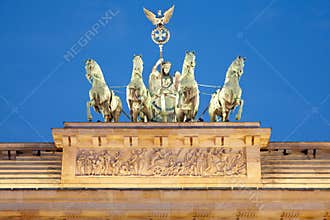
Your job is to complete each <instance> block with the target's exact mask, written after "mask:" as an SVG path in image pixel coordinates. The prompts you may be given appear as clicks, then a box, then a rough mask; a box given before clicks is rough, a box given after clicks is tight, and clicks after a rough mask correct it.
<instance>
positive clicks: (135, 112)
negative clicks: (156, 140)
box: [126, 55, 153, 122]
mask: <svg viewBox="0 0 330 220" xmlns="http://www.w3.org/2000/svg"><path fill="white" fill-rule="evenodd" d="M142 72H143V60H142V57H141V56H139V55H135V56H134V58H133V70H132V77H131V81H130V83H129V84H128V85H127V88H126V100H127V104H128V107H129V109H130V116H131V121H132V122H137V121H138V118H139V117H140V119H141V121H143V122H147V121H151V119H152V117H153V116H152V107H151V96H150V94H149V91H148V90H147V88H146V86H145V85H144V82H143V79H142Z"/></svg>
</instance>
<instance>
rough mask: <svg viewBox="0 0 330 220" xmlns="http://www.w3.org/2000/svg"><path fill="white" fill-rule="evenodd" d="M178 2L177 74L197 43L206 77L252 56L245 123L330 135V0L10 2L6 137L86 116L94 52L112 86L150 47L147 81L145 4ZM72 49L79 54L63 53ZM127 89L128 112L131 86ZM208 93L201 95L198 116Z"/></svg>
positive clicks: (41, 135) (0, 89) (2, 35)
mask: <svg viewBox="0 0 330 220" xmlns="http://www.w3.org/2000/svg"><path fill="white" fill-rule="evenodd" d="M172 4H175V11H174V15H173V17H172V19H171V21H170V23H169V24H168V25H167V27H168V29H169V30H170V31H171V39H170V41H169V43H168V44H166V45H165V48H164V50H165V51H164V57H165V59H166V60H169V61H171V62H172V64H173V65H172V71H173V72H174V71H175V70H181V67H182V62H183V58H184V54H185V51H186V50H194V51H195V53H196V61H197V66H196V70H195V73H196V79H197V81H198V82H199V83H202V84H211V85H222V83H223V81H224V77H225V72H226V70H227V67H228V66H229V64H230V63H231V62H232V60H233V59H234V58H235V57H236V56H237V55H242V56H245V57H247V62H246V66H245V72H244V75H243V76H242V78H241V87H242V88H243V96H242V98H243V99H244V100H245V108H244V111H243V115H242V121H260V122H261V125H262V126H263V127H271V128H272V138H271V139H272V140H273V141H330V111H329V110H330V87H329V83H330V71H329V58H330V44H329V39H330V1H328V0H320V1H284V0H278V1H276V0H275V1H271V0H264V1H263V0H258V1H244V0H241V1H212V2H211V1H204V2H203V1H182V0H180V1H176V2H175V1H155V0H153V1H152V0H150V1H142V0H141V1H133V0H131V1H110V0H97V1H96V0H93V1H91V0H81V1H63V0H61V1H60V0H59V1H44V0H40V1H37V0H32V1H25V0H20V1H19V0H16V1H15V0H1V2H0V23H1V32H0V40H1V41H0V42H1V54H0V56H1V57H0V60H1V65H0V72H1V86H0V105H1V108H0V141H1V142H5V141H14V142H17V141H52V137H51V128H52V127H62V123H63V122H64V121H86V102H87V101H88V99H89V98H88V90H89V89H90V85H89V83H88V82H87V80H86V79H85V70H84V61H85V60H86V59H87V58H94V59H95V60H96V61H97V62H98V63H99V64H100V66H101V68H102V70H103V73H104V75H105V78H106V80H107V82H108V85H109V86H122V85H127V83H128V82H129V80H130V75H131V69H132V58H133V55H134V54H142V56H143V60H144V67H145V68H144V79H145V82H146V83H147V79H148V75H149V73H150V70H151V68H152V66H153V65H154V63H155V62H156V61H157V59H158V56H159V51H158V47H157V46H156V45H155V44H154V43H153V42H152V41H151V39H150V32H151V30H152V28H153V26H152V25H151V23H150V22H149V21H148V20H147V19H146V18H145V16H144V14H143V11H142V7H143V6H144V7H147V8H148V9H150V10H152V11H154V12H155V11H156V10H157V9H158V8H160V9H167V8H169V7H170V6H171V5H172ZM111 14H112V18H111V19H109V15H111ZM107 15H108V17H107V18H104V17H106V16H107ZM95 25H98V27H99V28H98V29H97V33H96V34H95V36H92V37H90V39H89V40H87V42H86V36H85V34H86V33H87V32H88V31H92V30H93V27H95ZM81 39H83V40H81ZM79 44H80V45H79ZM72 48H74V51H76V53H77V54H76V55H74V57H71V58H70V59H64V56H65V54H67V53H68V51H72ZM200 90H201V91H202V92H203V93H212V92H213V89H207V88H200ZM118 92H120V93H117V94H119V95H120V97H121V99H122V101H123V103H124V109H125V111H126V112H127V111H128V110H127V105H126V101H125V100H126V99H125V90H124V89H119V91H118ZM209 99H210V97H209V96H208V95H204V94H202V95H201V104H200V110H199V113H200V112H202V111H203V110H204V108H205V107H206V106H207V104H208V101H209ZM92 114H93V116H94V120H97V119H100V117H99V116H97V115H96V113H94V112H93V111H92ZM198 115H199V114H198ZM204 119H205V120H208V116H207V114H206V115H205V117H204ZM231 119H232V120H234V118H233V116H232V118H231ZM121 121H127V119H126V118H125V117H124V116H123V115H122V117H121Z"/></svg>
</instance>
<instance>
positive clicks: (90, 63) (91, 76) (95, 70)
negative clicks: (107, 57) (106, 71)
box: [85, 59, 105, 83]
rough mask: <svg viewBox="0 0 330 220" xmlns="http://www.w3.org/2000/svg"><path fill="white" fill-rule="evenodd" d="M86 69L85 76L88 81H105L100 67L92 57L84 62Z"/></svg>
mask: <svg viewBox="0 0 330 220" xmlns="http://www.w3.org/2000/svg"><path fill="white" fill-rule="evenodd" d="M85 69H86V78H87V80H88V81H89V82H90V83H93V82H94V80H95V79H96V80H99V81H102V82H105V80H104V77H103V74H102V70H101V67H100V66H99V65H98V64H97V62H96V61H95V60H93V59H88V60H86V62H85Z"/></svg>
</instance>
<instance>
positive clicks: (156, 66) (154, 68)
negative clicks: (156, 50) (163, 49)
mask: <svg viewBox="0 0 330 220" xmlns="http://www.w3.org/2000/svg"><path fill="white" fill-rule="evenodd" d="M163 61H164V59H163V58H159V60H158V61H157V62H156V64H155V65H154V67H152V72H155V71H156V70H157V68H158V66H159V65H160V64H162V62H163Z"/></svg>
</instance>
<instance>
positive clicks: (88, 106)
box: [86, 100, 94, 121]
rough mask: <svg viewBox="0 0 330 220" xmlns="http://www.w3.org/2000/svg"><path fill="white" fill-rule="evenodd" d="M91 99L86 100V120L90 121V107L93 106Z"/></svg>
mask: <svg viewBox="0 0 330 220" xmlns="http://www.w3.org/2000/svg"><path fill="white" fill-rule="evenodd" d="M93 103H94V102H93V101H92V100H91V101H88V102H87V104H86V105H87V120H88V121H92V119H93V117H92V113H91V107H92V106H93Z"/></svg>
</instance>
